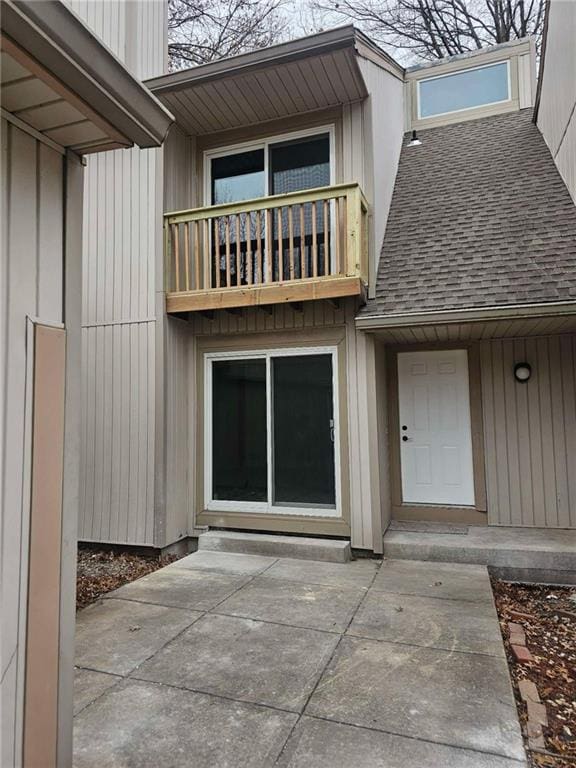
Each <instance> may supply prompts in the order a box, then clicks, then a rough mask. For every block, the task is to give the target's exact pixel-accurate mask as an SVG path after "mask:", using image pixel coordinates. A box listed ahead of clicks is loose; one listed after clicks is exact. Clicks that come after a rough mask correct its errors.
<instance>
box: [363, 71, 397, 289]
mask: <svg viewBox="0 0 576 768" xmlns="http://www.w3.org/2000/svg"><path fill="white" fill-rule="evenodd" d="M359 63H360V69H361V71H362V75H363V76H364V80H365V82H366V86H367V88H368V91H369V93H370V96H369V97H368V99H367V100H366V102H365V103H364V105H363V108H364V113H365V117H364V132H365V144H364V146H365V151H364V163H365V166H366V169H365V179H366V182H365V189H364V192H365V194H366V196H367V198H368V200H369V201H370V203H371V205H372V236H371V244H370V270H369V274H370V283H371V285H372V286H373V285H374V281H375V276H376V273H377V270H378V261H379V259H380V249H381V248H382V241H383V239H384V230H385V229H386V221H387V220H388V211H389V209H390V202H391V200H392V191H393V190H394V182H395V180H396V171H397V169H398V161H399V159H400V149H401V147H402V136H403V135H404V96H403V89H404V85H403V82H402V80H400V79H399V78H397V77H394V75H392V74H391V73H390V72H388V71H386V70H384V69H382V68H381V67H379V66H377V65H376V64H374V63H373V62H372V61H369V60H368V59H363V58H359Z"/></svg>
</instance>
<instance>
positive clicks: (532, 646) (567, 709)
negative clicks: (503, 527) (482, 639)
mask: <svg viewBox="0 0 576 768" xmlns="http://www.w3.org/2000/svg"><path fill="white" fill-rule="evenodd" d="M492 588H493V590H494V597H495V600H496V608H497V611H498V616H499V619H500V626H501V628H502V635H503V637H504V643H505V646H506V655H507V657H508V664H509V666H510V672H511V676H512V684H513V688H514V693H515V695H516V702H517V705H518V713H519V716H520V722H521V724H522V729H523V731H524V734H525V735H526V721H527V713H526V705H525V703H524V701H523V700H522V698H521V696H520V692H519V688H518V683H519V682H520V680H522V679H528V680H531V681H532V682H533V683H534V684H535V685H536V687H537V689H538V693H539V695H540V698H541V700H542V702H543V703H544V704H545V705H546V712H547V716H548V726H547V727H545V728H544V729H543V734H544V741H545V750H544V751H542V752H538V751H530V752H529V753H528V754H529V758H530V760H531V765H532V766H534V767H535V768H536V767H537V768H576V588H574V587H573V588H569V587H556V586H543V585H533V584H510V583H508V582H505V581H500V580H497V579H494V580H493V582H492ZM508 622H513V623H515V624H520V625H521V626H522V627H523V629H524V632H525V634H526V646H527V648H528V649H529V651H530V652H531V653H532V656H533V657H534V658H533V660H532V661H527V662H523V663H519V662H518V661H516V659H515V657H514V655H513V654H512V651H511V647H510V643H509V639H508V633H509V629H508Z"/></svg>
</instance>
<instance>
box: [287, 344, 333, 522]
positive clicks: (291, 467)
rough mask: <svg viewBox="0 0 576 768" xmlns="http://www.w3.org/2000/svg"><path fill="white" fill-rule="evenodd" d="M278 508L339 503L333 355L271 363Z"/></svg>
mask: <svg viewBox="0 0 576 768" xmlns="http://www.w3.org/2000/svg"><path fill="white" fill-rule="evenodd" d="M272 387H273V407H272V412H273V435H274V450H273V453H274V474H273V476H274V504H277V505H282V504H284V505H295V506H297V505H302V506H307V507H311V506H329V507H334V506H335V503H336V492H335V476H334V413H333V397H332V357H331V355H301V356H294V357H277V358H273V360H272Z"/></svg>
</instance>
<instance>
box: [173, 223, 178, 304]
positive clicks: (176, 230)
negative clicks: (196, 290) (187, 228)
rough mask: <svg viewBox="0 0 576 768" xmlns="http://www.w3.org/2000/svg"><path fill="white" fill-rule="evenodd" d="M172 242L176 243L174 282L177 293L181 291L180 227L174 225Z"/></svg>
mask: <svg viewBox="0 0 576 768" xmlns="http://www.w3.org/2000/svg"><path fill="white" fill-rule="evenodd" d="M172 242H173V243H174V280H175V287H176V293H178V292H179V291H180V225H179V224H172Z"/></svg>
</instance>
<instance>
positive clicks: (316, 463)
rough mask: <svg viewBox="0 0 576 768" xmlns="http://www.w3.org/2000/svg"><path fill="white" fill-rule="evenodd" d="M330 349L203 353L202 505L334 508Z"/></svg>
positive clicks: (332, 512) (292, 510) (306, 511)
mask: <svg viewBox="0 0 576 768" xmlns="http://www.w3.org/2000/svg"><path fill="white" fill-rule="evenodd" d="M335 364H336V351H335V350H334V349H333V348H322V349H321V350H319V349H299V350H274V351H267V352H255V353H253V354H252V353H243V354H241V355H228V354H220V353H216V354H213V355H207V356H206V394H207V397H206V403H207V408H206V429H205V440H206V453H205V456H206V473H205V475H206V476H205V481H206V506H207V508H208V509H215V510H222V511H225V510H234V511H243V510H245V511H250V512H268V513H275V514H303V515H310V514H313V515H321V516H336V515H338V514H339V512H338V506H339V500H338V497H339V492H338V483H337V473H336V467H337V465H338V456H337V454H338V441H337V407H336V395H337V392H336V385H335V381H336V378H335V370H336V369H335Z"/></svg>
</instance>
